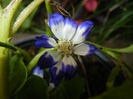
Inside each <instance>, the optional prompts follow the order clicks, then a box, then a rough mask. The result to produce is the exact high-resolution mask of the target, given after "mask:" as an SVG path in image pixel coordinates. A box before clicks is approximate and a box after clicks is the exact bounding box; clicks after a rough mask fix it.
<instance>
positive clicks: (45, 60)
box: [38, 52, 57, 69]
mask: <svg viewBox="0 0 133 99" xmlns="http://www.w3.org/2000/svg"><path fill="white" fill-rule="evenodd" d="M56 63H57V61H54V58H53V57H52V55H50V54H48V52H45V53H44V54H43V55H42V56H41V57H40V59H39V61H38V66H40V68H41V69H45V68H48V67H51V66H53V65H55V64H56Z"/></svg>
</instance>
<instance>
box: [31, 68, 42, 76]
mask: <svg viewBox="0 0 133 99" xmlns="http://www.w3.org/2000/svg"><path fill="white" fill-rule="evenodd" d="M32 74H33V75H37V76H40V77H43V76H44V70H43V69H40V67H39V66H37V67H36V68H34V70H33V73H32Z"/></svg>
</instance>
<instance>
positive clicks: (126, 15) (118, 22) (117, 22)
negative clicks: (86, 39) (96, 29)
mask: <svg viewBox="0 0 133 99" xmlns="http://www.w3.org/2000/svg"><path fill="white" fill-rule="evenodd" d="M132 15H133V11H127V12H125V13H123V14H121V16H122V17H121V16H116V17H118V18H119V19H117V20H114V23H112V24H110V25H109V26H111V28H110V29H109V30H108V31H107V32H106V33H104V35H103V34H102V35H101V36H100V38H99V42H103V41H104V40H105V39H107V38H108V37H109V36H110V35H111V33H112V32H113V31H115V30H116V29H118V28H120V27H122V26H124V25H125V24H126V23H128V22H129V21H130V20H132ZM120 17H121V18H120Z"/></svg>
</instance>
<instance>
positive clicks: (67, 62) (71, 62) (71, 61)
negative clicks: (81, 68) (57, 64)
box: [62, 56, 77, 67]
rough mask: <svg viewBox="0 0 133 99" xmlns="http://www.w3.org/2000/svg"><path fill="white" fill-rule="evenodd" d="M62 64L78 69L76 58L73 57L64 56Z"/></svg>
mask: <svg viewBox="0 0 133 99" xmlns="http://www.w3.org/2000/svg"><path fill="white" fill-rule="evenodd" d="M62 63H63V65H64V66H73V67H77V63H76V61H75V60H74V58H73V57H72V56H64V57H63V60H62Z"/></svg>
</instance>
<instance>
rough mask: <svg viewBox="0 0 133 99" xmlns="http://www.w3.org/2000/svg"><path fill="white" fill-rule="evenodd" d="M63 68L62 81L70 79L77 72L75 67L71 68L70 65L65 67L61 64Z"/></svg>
mask: <svg viewBox="0 0 133 99" xmlns="http://www.w3.org/2000/svg"><path fill="white" fill-rule="evenodd" d="M62 66H63V72H64V79H72V78H73V77H74V76H75V74H76V71H77V66H75V67H74V66H72V65H69V64H68V65H67V66H65V65H64V64H62Z"/></svg>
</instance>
